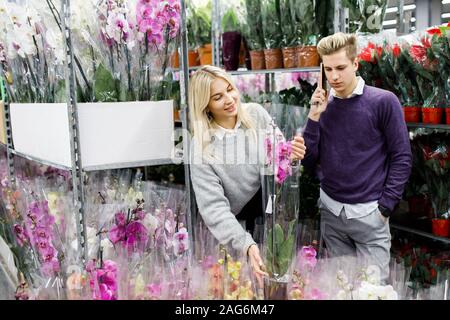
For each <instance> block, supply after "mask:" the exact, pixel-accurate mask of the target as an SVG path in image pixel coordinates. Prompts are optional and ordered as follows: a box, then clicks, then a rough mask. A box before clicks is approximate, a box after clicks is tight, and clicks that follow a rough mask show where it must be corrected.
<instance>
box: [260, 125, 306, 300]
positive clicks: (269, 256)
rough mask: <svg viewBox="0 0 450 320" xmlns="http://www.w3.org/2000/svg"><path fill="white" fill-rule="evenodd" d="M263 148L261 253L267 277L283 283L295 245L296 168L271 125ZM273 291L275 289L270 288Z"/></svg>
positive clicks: (290, 151)
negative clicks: (264, 208) (263, 233)
mask: <svg viewBox="0 0 450 320" xmlns="http://www.w3.org/2000/svg"><path fill="white" fill-rule="evenodd" d="M265 147H266V148H265V150H266V162H265V169H266V173H268V174H266V175H265V176H264V179H263V190H264V193H263V194H265V196H264V197H263V198H264V199H267V200H268V203H267V208H266V217H265V237H264V238H265V245H264V250H263V252H264V256H265V259H266V267H267V271H268V273H269V275H270V277H271V278H272V279H274V280H275V282H278V281H280V282H283V283H286V281H287V280H288V278H289V274H288V270H289V266H290V265H291V261H292V258H293V255H294V251H295V245H296V235H297V219H298V204H297V202H298V193H297V192H298V189H295V188H292V187H293V186H295V184H296V185H297V188H298V181H297V180H298V177H297V176H296V175H293V172H294V171H295V170H296V168H293V164H292V163H291V153H292V148H291V143H290V142H287V141H286V140H285V139H284V136H283V134H282V133H281V131H279V130H278V129H277V127H276V125H275V123H274V122H273V123H272V126H271V129H270V132H269V133H268V136H267V137H266V139H265ZM270 291H271V289H269V290H268V292H270ZM276 291H278V289H274V292H276ZM269 295H270V293H269ZM266 298H269V297H266Z"/></svg>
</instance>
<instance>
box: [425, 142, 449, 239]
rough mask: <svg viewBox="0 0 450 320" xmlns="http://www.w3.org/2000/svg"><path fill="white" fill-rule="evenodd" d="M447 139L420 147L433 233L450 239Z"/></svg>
mask: <svg viewBox="0 0 450 320" xmlns="http://www.w3.org/2000/svg"><path fill="white" fill-rule="evenodd" d="M446 139H448V136H446V137H444V138H441V137H438V138H437V140H435V142H433V143H432V144H427V145H423V144H421V145H420V147H421V149H422V154H423V157H424V160H425V166H424V169H425V181H426V184H427V187H428V191H429V192H430V196H431V201H432V205H433V211H434V218H433V219H432V232H433V234H435V235H438V236H441V237H448V235H449V231H450V229H449V228H450V220H449V217H450V149H449V148H450V145H449V144H448V142H446ZM447 141H448V140H447Z"/></svg>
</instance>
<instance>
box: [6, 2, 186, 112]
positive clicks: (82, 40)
mask: <svg viewBox="0 0 450 320" xmlns="http://www.w3.org/2000/svg"><path fill="white" fill-rule="evenodd" d="M60 8H61V3H60V0H46V1H38V0H31V1H27V3H26V5H25V6H19V5H17V4H15V3H10V2H6V1H3V0H2V1H1V2H0V18H1V19H0V30H1V31H2V33H1V35H0V64H1V66H2V70H3V75H4V77H5V79H7V82H8V84H9V86H8V90H9V92H8V93H9V94H10V96H11V100H12V101H14V102H49V103H53V102H63V101H64V100H65V94H66V90H65V68H64V60H65V52H64V49H63V43H64V42H63V36H62V27H63V26H62V20H61V16H62V13H61V12H60V11H61V10H60ZM180 11H181V5H180V1H179V0H165V1H159V0H101V1H95V2H94V0H89V1H83V2H81V1H72V3H71V12H70V14H71V21H70V22H71V30H72V38H73V47H72V51H73V52H74V62H75V71H76V92H77V99H78V101H79V102H116V101H135V100H139V101H145V100H162V99H167V98H169V97H170V98H172V96H171V95H172V81H171V80H170V81H169V79H168V75H167V74H166V69H167V66H168V60H169V52H170V50H172V47H173V45H174V44H176V41H177V37H178V33H179V28H180V19H181V17H180Z"/></svg>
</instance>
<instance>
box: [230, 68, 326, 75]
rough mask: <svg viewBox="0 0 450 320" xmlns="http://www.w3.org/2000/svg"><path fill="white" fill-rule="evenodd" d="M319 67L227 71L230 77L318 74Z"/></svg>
mask: <svg viewBox="0 0 450 320" xmlns="http://www.w3.org/2000/svg"><path fill="white" fill-rule="evenodd" d="M319 71H320V68H319V67H306V68H289V69H262V70H246V69H241V70H236V71H229V72H228V73H229V74H231V75H246V74H271V73H289V72H319Z"/></svg>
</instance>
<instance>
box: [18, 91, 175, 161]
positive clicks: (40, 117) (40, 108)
mask: <svg viewBox="0 0 450 320" xmlns="http://www.w3.org/2000/svg"><path fill="white" fill-rule="evenodd" d="M78 122H79V130H80V145H81V159H82V164H83V168H85V167H90V166H104V165H107V166H114V165H115V164H123V163H132V162H143V161H149V160H158V159H170V158H171V157H172V149H173V145H174V143H173V141H172V140H173V131H174V122H173V101H172V100H170V101H139V102H114V103H79V104H78ZM11 126H12V134H13V142H14V149H15V150H16V151H18V152H21V153H24V154H26V155H30V156H32V157H35V158H38V159H42V160H45V161H49V162H52V163H55V164H59V165H63V166H67V167H70V166H71V158H70V135H69V122H68V115H67V105H66V104H65V103H58V104H55V103H51V104H44V103H42V104H41V103H39V104H32V103H30V104H15V103H12V104H11Z"/></svg>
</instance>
